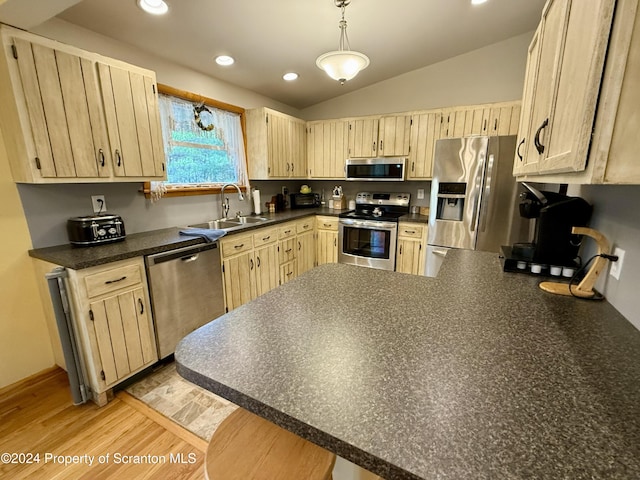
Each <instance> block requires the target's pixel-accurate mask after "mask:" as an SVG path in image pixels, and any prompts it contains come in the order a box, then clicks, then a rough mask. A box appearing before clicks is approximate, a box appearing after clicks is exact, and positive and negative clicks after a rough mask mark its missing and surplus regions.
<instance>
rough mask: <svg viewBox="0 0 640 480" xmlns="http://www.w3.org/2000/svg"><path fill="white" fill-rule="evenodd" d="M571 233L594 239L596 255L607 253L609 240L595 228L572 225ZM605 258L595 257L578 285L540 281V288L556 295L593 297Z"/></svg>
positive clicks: (605, 262) (605, 261)
mask: <svg viewBox="0 0 640 480" xmlns="http://www.w3.org/2000/svg"><path fill="white" fill-rule="evenodd" d="M571 233H573V234H576V235H586V236H588V237H591V238H593V239H595V241H596V243H597V245H598V255H600V254H603V253H607V254H608V253H609V242H608V241H607V239H606V237H605V236H604V235H602V234H601V233H600V232H598V231H597V230H593V229H592V228H587V227H573V228H572V229H571ZM606 264H607V259H606V258H604V257H601V256H598V257H596V259H595V261H594V262H593V265H592V266H591V268H590V269H589V271H588V272H587V274H586V275H585V277H584V278H583V279H582V281H581V282H580V283H579V284H578V285H571V284H568V283H559V282H542V283H540V288H541V289H542V290H544V291H545V292H549V293H555V294H556V295H567V296H574V297H580V298H593V297H594V296H595V295H596V292H595V290H593V286H594V285H595V283H596V280H597V279H598V276H599V275H600V273H601V272H602V271H603V270H604V267H605V265H606Z"/></svg>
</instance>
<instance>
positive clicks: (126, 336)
mask: <svg viewBox="0 0 640 480" xmlns="http://www.w3.org/2000/svg"><path fill="white" fill-rule="evenodd" d="M147 305H148V304H147V302H146V298H145V296H144V290H143V289H142V288H138V289H135V290H132V291H129V292H124V293H120V294H118V295H114V296H112V297H108V298H106V299H104V300H99V301H96V302H93V303H90V318H91V319H92V321H93V325H94V330H95V336H96V341H97V344H98V350H99V357H100V361H101V364H102V365H101V366H102V375H99V376H101V377H102V378H103V379H104V382H105V384H106V386H107V387H108V386H109V385H111V384H113V383H115V382H116V381H117V380H119V379H122V378H124V377H126V376H128V375H129V374H131V373H134V372H136V371H138V370H141V369H142V368H143V367H145V366H146V365H149V364H150V363H153V362H154V361H156V360H157V358H158V357H157V354H156V347H155V338H154V334H153V328H152V327H151V320H150V318H149V316H148V309H147Z"/></svg>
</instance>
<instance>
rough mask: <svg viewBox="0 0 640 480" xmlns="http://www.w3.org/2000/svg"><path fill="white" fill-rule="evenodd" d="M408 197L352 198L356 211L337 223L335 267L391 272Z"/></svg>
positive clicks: (373, 195) (377, 195)
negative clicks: (399, 228) (349, 266)
mask: <svg viewBox="0 0 640 480" xmlns="http://www.w3.org/2000/svg"><path fill="white" fill-rule="evenodd" d="M410 197H411V195H410V194H408V193H369V192H360V193H358V194H357V195H356V209H355V210H351V211H349V212H345V213H341V214H340V215H339V220H338V263H347V264H351V265H360V266H362V267H369V268H378V269H381V270H394V269H395V266H396V242H397V237H398V219H399V218H400V217H401V216H402V215H405V214H407V213H409V201H410Z"/></svg>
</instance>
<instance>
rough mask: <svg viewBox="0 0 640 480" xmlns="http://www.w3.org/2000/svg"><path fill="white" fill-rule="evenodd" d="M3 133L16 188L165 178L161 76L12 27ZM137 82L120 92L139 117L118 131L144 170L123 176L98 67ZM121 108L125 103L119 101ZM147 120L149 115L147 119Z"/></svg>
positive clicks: (2, 74)
mask: <svg viewBox="0 0 640 480" xmlns="http://www.w3.org/2000/svg"><path fill="white" fill-rule="evenodd" d="M1 36H2V45H3V52H4V53H3V54H2V55H0V99H1V100H2V105H3V108H2V111H1V112H0V126H1V128H2V131H3V133H4V138H5V144H6V147H7V151H8V153H9V161H10V165H11V170H12V174H13V177H14V180H15V181H16V182H27V183H63V182H65V183H71V182H74V183H75V182H105V181H114V180H116V179H117V180H118V181H143V180H150V179H153V180H162V179H164V178H165V171H164V162H165V160H164V150H163V148H162V138H161V134H160V123H159V122H160V117H159V111H158V106H157V94H156V92H155V74H154V73H153V72H151V71H148V70H144V69H140V68H138V67H134V66H132V65H128V64H125V63H123V62H118V61H117V60H112V59H109V58H107V57H103V56H100V55H97V54H93V53H90V52H86V51H83V50H80V49H77V48H75V47H71V46H68V45H65V44H62V43H59V42H55V41H52V40H48V39H45V38H42V37H39V36H37V35H33V34H30V33H27V32H23V31H21V30H17V29H14V28H11V27H7V26H2V27H1ZM102 65H108V66H109V67H107V68H116V67H115V66H114V65H117V68H118V69H119V70H120V71H121V72H123V75H126V76H127V78H129V77H131V81H128V80H127V81H126V82H121V83H120V84H119V86H120V88H119V89H118V93H117V97H118V99H121V98H124V97H127V99H128V101H129V103H130V104H131V108H132V109H133V108H135V112H136V116H131V117H127V116H124V115H123V113H122V112H121V111H120V110H119V111H118V112H117V115H118V116H119V119H118V120H119V121H120V129H121V131H122V132H126V134H127V135H129V136H130V137H132V139H131V141H130V142H129V144H130V145H133V146H135V149H136V150H138V149H139V151H138V153H137V157H138V164H141V165H144V166H145V168H133V165H134V164H133V161H132V162H131V168H128V169H126V170H125V169H124V168H119V163H120V164H122V158H120V160H118V156H117V155H115V152H116V151H117V152H120V153H121V152H122V148H119V145H118V144H117V143H116V142H115V136H114V135H116V134H117V133H118V131H117V130H116V128H115V127H114V125H113V122H112V121H110V119H111V116H115V114H114V115H111V107H112V104H111V103H110V102H109V98H108V97H107V96H106V95H107V94H108V92H109V91H112V90H113V89H112V88H111V87H110V86H109V85H107V84H105V81H104V76H103V75H102V69H101V68H100V66H102ZM120 103H121V104H123V103H124V102H123V101H120ZM142 113H144V115H142Z"/></svg>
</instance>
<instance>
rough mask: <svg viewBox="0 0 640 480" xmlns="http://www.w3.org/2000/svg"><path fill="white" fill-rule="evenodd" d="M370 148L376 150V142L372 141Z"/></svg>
mask: <svg viewBox="0 0 640 480" xmlns="http://www.w3.org/2000/svg"><path fill="white" fill-rule="evenodd" d="M371 150H373V151H374V152H375V151H376V142H373V145H372V147H371Z"/></svg>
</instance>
